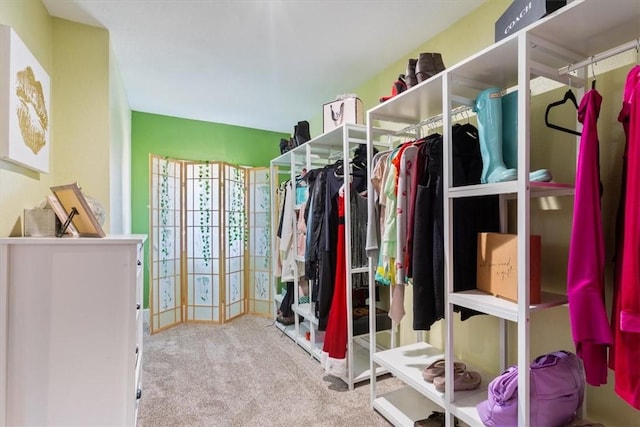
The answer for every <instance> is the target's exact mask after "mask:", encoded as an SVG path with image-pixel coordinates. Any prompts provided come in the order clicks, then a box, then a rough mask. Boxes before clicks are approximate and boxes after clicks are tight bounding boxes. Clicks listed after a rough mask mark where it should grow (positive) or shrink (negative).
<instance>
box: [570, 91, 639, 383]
mask: <svg viewBox="0 0 640 427" xmlns="http://www.w3.org/2000/svg"><path fill="white" fill-rule="evenodd" d="M601 104H602V96H601V95H600V94H599V93H598V92H597V91H596V90H595V89H592V90H590V91H588V92H587V93H586V94H585V95H584V97H583V98H582V101H581V102H580V108H579V109H578V120H579V121H580V122H581V123H582V125H583V127H582V136H581V137H580V149H579V154H578V163H577V170H576V183H575V199H574V206H573V224H572V230H571V240H570V243H569V264H568V268H567V297H568V299H569V316H570V320H571V331H572V335H573V340H574V342H575V345H576V353H577V355H578V356H579V357H580V358H581V359H582V360H583V362H584V368H585V374H586V379H587V383H589V384H590V385H593V386H599V385H601V384H606V382H607V349H608V347H609V346H610V345H611V344H612V337H611V330H610V329H609V323H608V320H607V315H606V312H605V305H604V296H603V291H604V289H603V287H604V233H603V228H602V213H601V209H600V203H601V202H600V197H601V194H600V188H601V187H600V165H599V158H598V153H599V142H598V128H597V126H596V125H597V120H598V115H599V114H600V106H601ZM636 363H637V362H636Z"/></svg>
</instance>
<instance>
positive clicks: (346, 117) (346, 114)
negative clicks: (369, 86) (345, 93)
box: [322, 96, 364, 133]
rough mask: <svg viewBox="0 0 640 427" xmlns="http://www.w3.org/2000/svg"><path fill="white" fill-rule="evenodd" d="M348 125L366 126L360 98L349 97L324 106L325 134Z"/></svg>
mask: <svg viewBox="0 0 640 427" xmlns="http://www.w3.org/2000/svg"><path fill="white" fill-rule="evenodd" d="M347 123H348V124H364V112H363V110H362V101H361V100H360V98H356V97H355V96H349V97H344V98H339V99H337V100H335V101H332V102H329V103H327V104H324V106H323V115H322V125H323V126H322V127H323V132H324V133H326V132H329V131H330V130H333V129H335V128H337V127H339V126H342V125H343V124H347Z"/></svg>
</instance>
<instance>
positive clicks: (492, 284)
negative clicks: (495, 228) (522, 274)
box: [477, 233, 540, 304]
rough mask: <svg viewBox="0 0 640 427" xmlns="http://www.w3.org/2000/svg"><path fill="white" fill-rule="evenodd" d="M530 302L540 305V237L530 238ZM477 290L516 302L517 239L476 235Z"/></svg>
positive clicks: (498, 235)
mask: <svg viewBox="0 0 640 427" xmlns="http://www.w3.org/2000/svg"><path fill="white" fill-rule="evenodd" d="M529 244H530V248H531V249H530V250H529V302H530V303H531V304H538V303H540V236H534V235H532V236H530V239H529ZM477 282H478V283H477V287H478V289H480V290H482V291H485V292H488V293H490V294H492V295H495V296H497V297H501V298H504V299H507V300H510V301H518V236H517V235H515V234H499V233H478V265H477Z"/></svg>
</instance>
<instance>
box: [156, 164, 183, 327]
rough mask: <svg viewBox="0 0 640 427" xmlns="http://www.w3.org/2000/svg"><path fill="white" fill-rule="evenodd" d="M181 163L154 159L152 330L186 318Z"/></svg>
mask: <svg viewBox="0 0 640 427" xmlns="http://www.w3.org/2000/svg"><path fill="white" fill-rule="evenodd" d="M180 177H181V164H180V162H178V161H175V160H170V159H161V158H157V157H153V158H152V159H151V194H150V202H151V233H150V234H151V250H150V254H151V265H152V269H153V271H152V274H151V282H150V283H151V285H150V297H149V300H150V304H149V305H150V312H151V330H152V331H157V330H160V329H164V328H167V327H170V326H173V325H175V324H177V323H180V322H181V321H182V311H181V301H182V289H181V274H180V264H181V254H180V252H181V238H180V236H181V226H180V224H181V206H180V200H181V198H182V195H181V191H180V190H181V185H180Z"/></svg>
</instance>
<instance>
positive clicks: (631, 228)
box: [609, 66, 640, 409]
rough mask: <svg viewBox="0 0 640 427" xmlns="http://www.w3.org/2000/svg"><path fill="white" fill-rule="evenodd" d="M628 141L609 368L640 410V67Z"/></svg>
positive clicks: (628, 107)
mask: <svg viewBox="0 0 640 427" xmlns="http://www.w3.org/2000/svg"><path fill="white" fill-rule="evenodd" d="M618 120H619V121H620V122H622V124H623V127H624V132H625V136H626V146H625V150H624V157H623V167H622V185H621V191H620V201H619V205H618V218H617V224H616V248H617V250H616V266H615V277H614V301H613V312H612V316H611V329H612V331H613V347H612V349H611V352H610V356H609V357H610V359H609V366H610V367H611V368H612V369H614V371H615V390H616V393H617V394H618V395H619V396H620V397H622V398H623V399H624V400H625V401H626V402H628V403H629V404H630V405H631V406H633V407H634V408H636V409H640V364H639V363H638V360H640V66H635V67H633V68H632V69H631V71H630V72H629V74H628V75H627V80H626V84H625V89H624V95H623V102H622V110H621V111H620V114H619V115H618Z"/></svg>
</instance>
